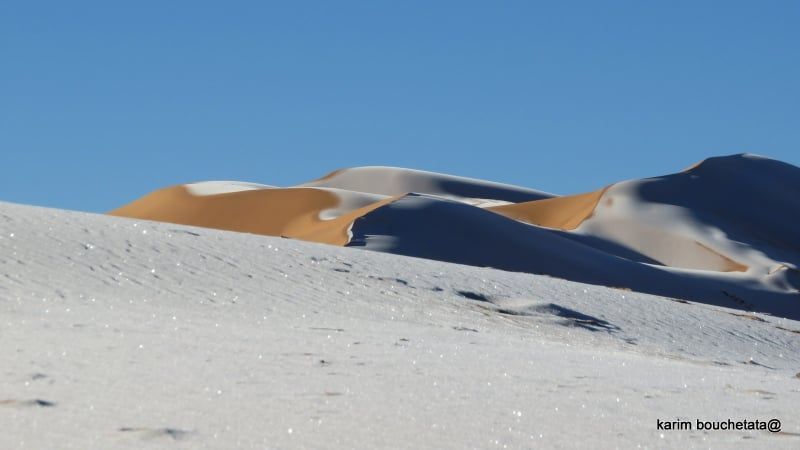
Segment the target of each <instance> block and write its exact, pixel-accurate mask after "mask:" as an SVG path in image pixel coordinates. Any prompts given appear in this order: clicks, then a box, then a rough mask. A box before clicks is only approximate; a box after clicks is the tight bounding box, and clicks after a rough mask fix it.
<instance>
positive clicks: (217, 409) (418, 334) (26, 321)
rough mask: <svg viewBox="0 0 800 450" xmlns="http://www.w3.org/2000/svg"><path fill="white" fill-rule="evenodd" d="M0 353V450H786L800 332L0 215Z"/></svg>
mask: <svg viewBox="0 0 800 450" xmlns="http://www.w3.org/2000/svg"><path fill="white" fill-rule="evenodd" d="M420 198H421V197H420ZM0 336H2V342H3V345H2V346H0V361H3V365H2V370H0V424H2V429H3V431H4V432H3V433H0V448H53V447H58V448H80V449H91V448H103V449H107V448H137V449H138V448H192V449H198V448H226V449H227V448H287V447H291V448H322V447H324V448H353V447H358V448H376V447H393V448H396V447H403V448H531V447H549V448H552V447H555V448H565V447H570V448H572V447H595V448H596V447H603V448H615V447H624V448H631V447H643V448H709V447H711V448H736V447H752V446H758V447H767V446H769V447H770V448H797V446H798V445H800V412H798V409H797V407H796V405H797V404H798V401H799V400H800V379H799V378H798V377H797V376H796V374H798V372H800V352H798V349H800V322H798V321H794V320H789V319H783V318H778V317H774V316H770V315H766V314H759V313H746V312H743V311H741V310H734V309H728V308H723V307H719V306H712V305H708V304H702V303H693V302H682V301H676V300H674V299H670V298H664V297H657V296H652V295H647V294H641V293H636V292H630V291H626V290H620V289H612V288H606V287H601V286H595V285H588V284H581V283H576V282H571V281H565V280H561V279H555V278H550V277H546V276H539V275H531V274H524V273H511V272H504V271H500V270H496V269H489V268H479V267H472V266H465V265H458V264H450V263H445V262H438V261H432V260H425V259H418V258H411V257H406V256H400V255H393V254H385V253H378V252H365V251H360V250H359V249H353V248H340V247H334V246H327V245H319V244H313V243H306V242H299V241H294V240H287V239H281V238H274V237H266V236H256V235H248V234H241V233H232V232H225V231H217V230H210V229H202V228H193V227H188V226H183V225H174V224H166V223H155V222H147V221H136V220H129V219H122V218H116V217H108V216H100V215H92V214H84V213H77V212H68V211H61V210H53V209H44V208H37V207H30V206H22V205H14V204H8V203H0ZM678 418H682V419H687V420H692V421H694V420H695V419H701V420H724V419H727V418H731V419H734V420H737V419H750V420H756V419H759V420H769V419H772V418H777V419H780V420H781V421H782V422H783V428H782V433H769V432H764V431H707V432H702V431H663V430H658V429H657V427H656V421H657V419H660V420H676V419H678Z"/></svg>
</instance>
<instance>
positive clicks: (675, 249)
mask: <svg viewBox="0 0 800 450" xmlns="http://www.w3.org/2000/svg"><path fill="white" fill-rule="evenodd" d="M112 214H113V215H118V216H124V217H132V218H139V219H149V220H158V221H165V222H171V223H179V224H186V225H195V226H203V227H211V228H219V229H225V230H232V231H241V232H249V233H258V234H267V235H272V236H283V237H291V238H296V239H303V240H309V241H315V242H321V243H328V244H335V245H348V246H353V247H361V248H365V249H367V250H376V251H382V252H389V253H397V254H403V255H408V256H417V257H423V258H430V259H437V260H441V261H449V262H456V263H461V264H470V265H475V266H487V267H495V268H501V269H504V270H509V271H520V272H529V273H540V274H546V275H550V276H555V277H560V278H565V279H569V280H574V281H581V282H586V283H592V284H598V285H604V286H612V287H617V288H624V289H633V290H635V291H639V292H647V293H652V294H658V295H664V296H670V297H675V298H680V299H684V300H693V301H701V302H705V303H709V304H715V305H725V306H731V307H736V308H740V309H743V310H746V311H759V312H765V313H770V314H775V315H780V316H783V317H789V318H795V319H797V318H800V291H799V289H800V271H798V264H800V244H799V242H800V231H799V230H800V227H798V226H797V217H800V168H797V167H794V166H791V165H789V164H785V163H782V162H779V161H775V160H771V159H768V158H764V157H759V156H754V155H733V156H727V157H718V158H709V159H706V160H704V161H702V162H701V163H698V164H695V165H694V166H692V167H690V168H689V169H687V170H685V171H683V172H680V173H676V174H672V175H666V176H663V177H656V178H648V179H642V180H631V181H624V182H620V183H615V184H612V185H610V186H607V187H605V188H602V189H599V190H597V191H594V192H589V193H585V194H579V195H571V196H563V197H554V196H552V195H551V194H547V193H544V192H541V191H536V190H533V189H528V188H522V187H517V186H511V185H504V184H499V183H494V182H488V181H481V180H475V179H469V178H462V177H455V176H451V175H444V174H436V173H431V172H423V171H416V170H410V169H400V168H392V167H359V168H353V169H344V170H339V171H335V172H333V173H331V174H329V175H327V176H325V177H323V178H321V179H319V180H316V181H313V182H310V183H305V184H302V185H299V186H296V187H291V188H273V187H269V186H264V185H256V184H252V183H236V182H210V183H196V184H191V185H184V186H177V187H173V188H168V189H165V190H161V191H156V192H155V193H152V194H150V195H148V196H145V197H143V198H142V199H139V200H137V201H135V202H133V203H131V204H129V205H126V206H123V207H121V208H119V209H117V210H115V211H112Z"/></svg>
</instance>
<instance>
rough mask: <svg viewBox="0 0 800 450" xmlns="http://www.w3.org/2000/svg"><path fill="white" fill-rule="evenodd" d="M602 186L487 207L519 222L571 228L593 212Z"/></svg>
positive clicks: (602, 190) (601, 193) (600, 196)
mask: <svg viewBox="0 0 800 450" xmlns="http://www.w3.org/2000/svg"><path fill="white" fill-rule="evenodd" d="M605 191H606V190H605V189H601V190H599V191H594V192H587V193H585V194H578V195H567V196H564V197H554V198H547V199H543V200H534V201H530V202H522V203H512V204H508V205H501V206H492V207H489V208H487V209H489V210H491V211H494V212H496V213H498V214H502V215H504V216H506V217H510V218H512V219H515V220H519V221H522V222H526V223H530V224H534V225H539V226H543V227H547V228H558V229H561V230H574V229H575V228H577V227H578V226H579V225H580V224H581V223H583V221H584V220H586V219H587V218H589V217H590V216H591V215H592V214H593V213H594V209H595V206H597V202H599V201H600V198H602V196H603V194H604V193H605Z"/></svg>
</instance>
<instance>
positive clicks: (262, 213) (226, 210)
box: [108, 186, 386, 245]
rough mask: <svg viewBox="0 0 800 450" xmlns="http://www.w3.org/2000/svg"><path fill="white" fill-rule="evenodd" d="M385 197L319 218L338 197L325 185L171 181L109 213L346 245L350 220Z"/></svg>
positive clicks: (336, 203) (337, 204) (335, 204)
mask: <svg viewBox="0 0 800 450" xmlns="http://www.w3.org/2000/svg"><path fill="white" fill-rule="evenodd" d="M385 202H386V200H382V201H377V202H375V203H374V204H371V205H366V206H363V207H360V208H357V209H355V210H352V211H347V212H344V213H343V214H342V215H339V216H338V217H335V218H331V219H329V220H324V219H323V218H322V214H323V212H324V211H330V210H336V209H337V208H338V207H340V206H341V205H342V203H343V202H342V199H341V197H339V196H337V195H336V193H334V192H332V191H329V190H324V189H314V188H283V189H282V188H273V189H252V190H240V191H234V192H225V193H222V194H213V195H212V194H205V195H193V194H192V193H191V191H190V190H189V188H187V187H186V186H173V187H170V188H166V189H162V190H159V191H156V192H153V193H151V194H149V195H146V196H145V197H142V198H141V199H138V200H136V201H134V202H132V203H130V204H128V205H125V206H123V207H121V208H118V209H115V210H113V211H111V212H109V213H108V214H109V215H112V216H118V217H129V218H137V219H145V220H155V221H159V222H169V223H176V224H183V225H193V226H199V227H206V228H216V229H220V230H228V231H238V232H243V233H253V234H264V235H270V236H282V237H288V238H297V239H303V240H307V241H313V242H320V243H326V244H333V245H345V244H346V243H347V242H348V241H349V239H350V237H349V234H348V232H349V227H350V225H351V224H352V222H353V220H355V219H356V218H357V217H360V216H361V215H363V214H365V213H366V212H368V211H371V210H372V209H374V208H377V207H379V206H381V205H382V204H384V203H385Z"/></svg>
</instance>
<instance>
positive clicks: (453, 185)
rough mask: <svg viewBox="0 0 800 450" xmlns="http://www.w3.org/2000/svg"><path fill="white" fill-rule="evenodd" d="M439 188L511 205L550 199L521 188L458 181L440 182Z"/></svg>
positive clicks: (452, 192) (547, 196) (456, 193)
mask: <svg viewBox="0 0 800 450" xmlns="http://www.w3.org/2000/svg"><path fill="white" fill-rule="evenodd" d="M439 186H440V187H441V188H442V190H443V191H446V192H449V193H451V194H454V195H459V196H462V197H469V198H490V199H496V200H504V201H507V202H512V203H520V202H530V201H533V200H542V199H545V198H551V196H550V195H544V194H540V193H537V192H528V191H525V190H524V189H522V188H518V187H504V186H502V185H497V186H490V187H489V186H485V185H483V186H477V185H474V184H470V183H464V182H460V181H451V180H442V181H441V182H440V183H439Z"/></svg>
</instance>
